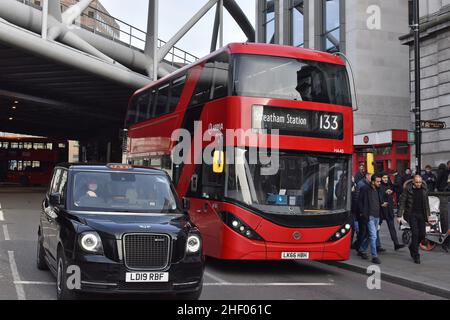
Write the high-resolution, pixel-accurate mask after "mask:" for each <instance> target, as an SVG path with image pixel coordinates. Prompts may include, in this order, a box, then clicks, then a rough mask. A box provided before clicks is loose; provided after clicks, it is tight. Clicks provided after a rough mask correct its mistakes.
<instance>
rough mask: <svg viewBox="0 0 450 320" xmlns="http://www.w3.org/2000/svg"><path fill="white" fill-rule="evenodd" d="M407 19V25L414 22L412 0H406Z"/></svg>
mask: <svg viewBox="0 0 450 320" xmlns="http://www.w3.org/2000/svg"><path fill="white" fill-rule="evenodd" d="M408 21H409V25H412V24H413V23H414V5H413V1H412V0H408Z"/></svg>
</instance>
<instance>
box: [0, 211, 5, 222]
mask: <svg viewBox="0 0 450 320" xmlns="http://www.w3.org/2000/svg"><path fill="white" fill-rule="evenodd" d="M0 221H5V215H4V214H3V210H0Z"/></svg>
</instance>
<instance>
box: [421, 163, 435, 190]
mask: <svg viewBox="0 0 450 320" xmlns="http://www.w3.org/2000/svg"><path fill="white" fill-rule="evenodd" d="M422 179H423V182H425V183H426V184H427V188H428V192H434V189H435V188H436V176H435V175H434V173H433V172H431V166H430V165H427V166H426V167H425V173H424V174H423V175H422Z"/></svg>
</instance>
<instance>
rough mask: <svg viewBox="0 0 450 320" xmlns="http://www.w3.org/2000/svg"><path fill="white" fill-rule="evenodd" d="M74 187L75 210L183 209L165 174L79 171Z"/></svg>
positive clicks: (158, 210) (156, 211)
mask: <svg viewBox="0 0 450 320" xmlns="http://www.w3.org/2000/svg"><path fill="white" fill-rule="evenodd" d="M73 190H74V191H73V201H72V202H73V205H72V207H73V208H74V210H79V211H99V212H102V211H103V212H105V211H106V212H137V213H141V212H144V213H146V212H148V213H180V212H179V210H178V208H179V206H178V205H177V198H176V195H175V192H174V190H173V188H171V184H170V182H169V180H168V179H167V178H166V177H165V176H162V175H154V174H153V175H152V174H137V173H125V172H78V173H76V174H75V177H74V182H73Z"/></svg>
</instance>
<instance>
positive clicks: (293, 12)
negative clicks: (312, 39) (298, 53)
mask: <svg viewBox="0 0 450 320" xmlns="http://www.w3.org/2000/svg"><path fill="white" fill-rule="evenodd" d="M304 9H305V6H304V0H291V1H290V5H289V15H290V19H291V27H290V30H291V45H293V46H295V47H303V46H304V45H305V35H304V33H305V32H304V29H305V28H304V23H305V19H304Z"/></svg>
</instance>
